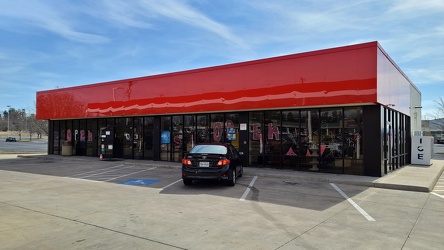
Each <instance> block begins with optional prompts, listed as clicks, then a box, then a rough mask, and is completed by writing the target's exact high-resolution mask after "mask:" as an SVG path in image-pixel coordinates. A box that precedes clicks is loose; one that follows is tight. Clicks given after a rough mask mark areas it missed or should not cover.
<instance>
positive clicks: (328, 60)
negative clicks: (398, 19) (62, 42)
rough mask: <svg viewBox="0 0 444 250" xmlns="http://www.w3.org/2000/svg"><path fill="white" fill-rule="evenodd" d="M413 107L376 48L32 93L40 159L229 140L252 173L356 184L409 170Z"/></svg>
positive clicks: (163, 154) (164, 155) (164, 151)
mask: <svg viewBox="0 0 444 250" xmlns="http://www.w3.org/2000/svg"><path fill="white" fill-rule="evenodd" d="M420 106H421V94H420V92H419V90H418V89H417V88H416V87H415V85H414V84H413V83H412V82H411V81H410V80H409V79H408V77H407V76H406V75H405V74H404V73H403V72H402V71H401V69H400V68H399V67H398V66H397V65H396V64H395V63H394V62H393V61H392V59H391V58H390V57H389V56H388V54H387V53H386V52H385V51H384V50H383V49H382V48H381V46H380V45H379V44H378V42H369V43H364V44H358V45H351V46H345V47H339V48H332V49H325V50H319V51H313V52H306V53H300V54H292V55H286V56H279V57H273V58H267V59H261V60H255V61H248V62H241V63H234V64H229V65H222V66H215V67H208V68H202V69H195V70H187V71H182V72H175V73H168V74H161V75H154V76H146V77H140V78H132V79H125V80H116V81H112V82H106V83H98V84H91V85H84V86H78V87H72V88H62V89H54V90H48V91H40V92H37V119H41V120H49V131H50V133H49V143H48V145H49V146H48V153H49V154H62V149H64V146H63V145H72V149H71V148H69V154H74V155H84V156H91V157H100V156H102V157H105V158H107V157H108V158H109V157H112V158H133V159H141V160H144V159H146V160H155V161H175V162H179V161H180V160H181V158H182V157H183V155H184V153H186V152H187V151H188V150H190V149H191V147H193V146H194V145H196V144H197V143H201V142H230V143H232V144H233V145H234V146H235V147H237V148H238V149H239V151H241V152H243V157H244V159H243V160H244V161H245V162H246V163H247V164H248V165H249V166H252V167H271V168H276V169H278V168H287V169H288V168H289V169H294V170H301V171H316V172H329V173H344V174H356V175H367V176H383V175H385V174H387V173H389V172H390V171H393V170H395V169H397V168H400V167H402V166H404V165H406V164H409V162H410V142H411V135H412V134H413V130H418V127H419V128H420V127H421V120H420V119H415V120H413V119H411V117H412V116H413V114H415V116H416V117H418V116H417V115H418V112H420V110H418V107H420ZM419 117H421V116H420V114H419ZM418 123H419V124H418ZM67 148H68V147H67ZM65 150H66V148H65ZM276 171H278V170H276Z"/></svg>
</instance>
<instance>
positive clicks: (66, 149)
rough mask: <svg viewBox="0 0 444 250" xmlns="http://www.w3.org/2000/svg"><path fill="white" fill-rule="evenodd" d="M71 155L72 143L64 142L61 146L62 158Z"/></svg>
mask: <svg viewBox="0 0 444 250" xmlns="http://www.w3.org/2000/svg"><path fill="white" fill-rule="evenodd" d="M70 155H72V142H70V141H64V142H63V145H62V156H70Z"/></svg>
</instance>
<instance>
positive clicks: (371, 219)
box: [330, 183, 376, 221]
mask: <svg viewBox="0 0 444 250" xmlns="http://www.w3.org/2000/svg"><path fill="white" fill-rule="evenodd" d="M330 185H331V186H332V187H333V188H334V189H336V191H338V192H339V193H340V194H341V195H342V196H343V197H344V198H345V199H346V200H347V201H348V202H350V204H352V205H353V207H355V208H356V210H358V211H359V212H360V213H361V214H362V215H363V216H364V217H365V218H366V219H367V220H368V221H376V220H375V219H373V217H371V216H370V215H369V214H368V213H367V212H365V211H364V209H362V208H361V207H360V206H359V205H358V204H356V203H355V202H354V201H353V200H352V199H350V198H349V197H348V196H347V195H346V194H345V193H344V192H342V190H341V189H339V188H338V187H337V186H336V185H335V184H334V183H330Z"/></svg>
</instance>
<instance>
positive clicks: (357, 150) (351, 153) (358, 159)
mask: <svg viewBox="0 0 444 250" xmlns="http://www.w3.org/2000/svg"><path fill="white" fill-rule="evenodd" d="M343 134H344V135H343V145H342V146H343V149H342V155H343V157H344V163H343V166H344V173H346V174H355V175H362V174H364V169H363V159H362V158H363V147H362V141H363V134H362V108H360V107H358V108H345V109H344V133H343Z"/></svg>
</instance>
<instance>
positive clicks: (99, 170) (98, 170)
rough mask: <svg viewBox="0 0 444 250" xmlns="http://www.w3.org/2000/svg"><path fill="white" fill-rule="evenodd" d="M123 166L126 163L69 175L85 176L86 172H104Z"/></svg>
mask: <svg viewBox="0 0 444 250" xmlns="http://www.w3.org/2000/svg"><path fill="white" fill-rule="evenodd" d="M122 166H124V165H117V166H114V167H109V168H102V169H96V170H92V171H88V172H83V173H79V174H75V175H72V176H69V177H75V176H83V175H85V174H90V173H97V172H102V171H104V170H110V169H115V168H120V167H122Z"/></svg>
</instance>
